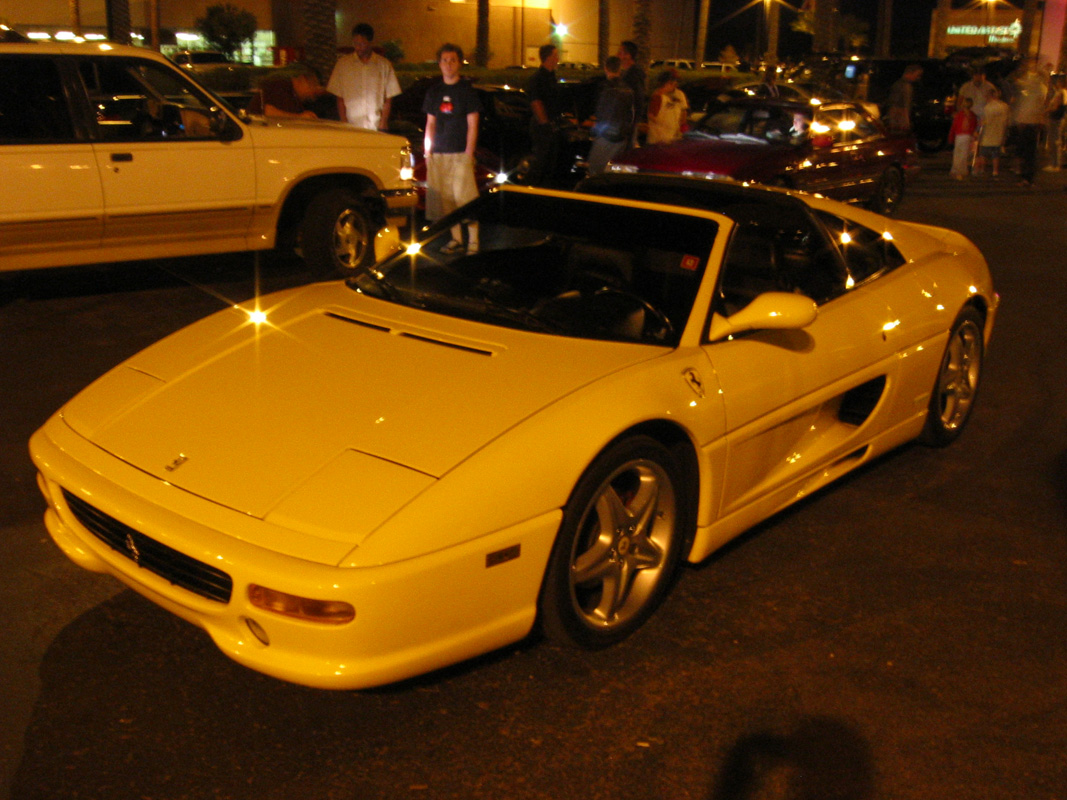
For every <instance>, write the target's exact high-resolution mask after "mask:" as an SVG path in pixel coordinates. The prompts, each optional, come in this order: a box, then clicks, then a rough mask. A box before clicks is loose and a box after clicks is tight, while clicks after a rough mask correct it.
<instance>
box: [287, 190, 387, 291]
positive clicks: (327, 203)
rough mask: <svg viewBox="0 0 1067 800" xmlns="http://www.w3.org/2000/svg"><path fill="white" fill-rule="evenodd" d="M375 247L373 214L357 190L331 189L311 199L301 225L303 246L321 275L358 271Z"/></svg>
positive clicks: (310, 264)
mask: <svg viewBox="0 0 1067 800" xmlns="http://www.w3.org/2000/svg"><path fill="white" fill-rule="evenodd" d="M373 248H374V229H373V225H372V224H371V221H370V216H369V214H368V213H367V208H366V206H365V205H364V204H363V202H362V201H361V200H360V198H359V197H358V196H357V195H356V194H355V193H354V192H352V191H350V190H348V189H330V190H328V191H325V192H322V193H321V194H319V195H317V196H316V197H315V198H313V199H312V201H311V202H310V203H308V207H307V210H306V211H305V212H304V220H303V222H302V223H301V226H300V249H301V252H302V254H303V256H304V261H305V263H307V265H308V267H309V268H310V269H311V271H312V272H314V273H315V274H316V275H317V276H318V277H321V278H331V277H338V276H348V275H352V274H355V273H356V272H358V271H359V270H360V269H362V268H363V267H364V266H366V265H367V264H368V263H369V262H370V260H371V253H372V251H373Z"/></svg>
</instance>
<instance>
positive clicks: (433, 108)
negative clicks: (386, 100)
mask: <svg viewBox="0 0 1067 800" xmlns="http://www.w3.org/2000/svg"><path fill="white" fill-rule="evenodd" d="M437 65H438V66H439V67H440V68H441V77H442V78H443V81H442V82H441V83H435V84H434V85H433V86H431V87H430V89H429V90H428V91H427V92H426V99H425V100H424V101H423V103H422V110H423V111H424V112H425V113H426V136H425V139H424V141H423V147H424V153H425V155H426V218H427V219H429V220H435V219H440V218H441V217H443V216H445V215H447V214H449V213H451V212H452V211H454V210H455V209H457V208H459V206H461V205H463V204H464V203H467V202H470V201H471V200H473V199H474V198H476V197H477V196H478V185H477V182H476V181H475V178H474V149H475V147H476V145H477V142H478V120H479V114H480V113H481V111H482V103H481V100H480V99H479V97H478V93H477V92H476V91H475V90H474V88H473V87H472V86H471V85H470V83H468V82H467V81H465V80H461V79H460V76H459V71H460V68H461V66H462V65H463V49H462V48H461V47H459V45H455V44H444V45H442V46H441V48H440V49H439V50H438V51H437ZM467 240H468V241H467V246H466V249H467V252H468V253H476V252H478V226H477V225H474V224H472V225H470V226H468V228H467ZM463 249H464V245H463V226H462V225H454V226H453V227H452V241H450V242H449V243H448V244H446V245H445V246H444V247H443V248H441V251H442V252H444V253H457V252H460V251H461V250H463Z"/></svg>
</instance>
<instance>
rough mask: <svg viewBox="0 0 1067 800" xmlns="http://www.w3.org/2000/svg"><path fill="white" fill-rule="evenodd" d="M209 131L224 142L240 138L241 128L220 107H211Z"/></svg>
mask: <svg viewBox="0 0 1067 800" xmlns="http://www.w3.org/2000/svg"><path fill="white" fill-rule="evenodd" d="M209 124H210V125H211V132H212V133H213V134H215V135H216V136H218V137H219V138H220V139H221V140H222V141H224V142H235V141H237V140H238V139H240V138H241V129H240V127H238V125H237V123H235V122H234V121H233V120H232V119H230V115H229V114H227V113H226V112H225V111H223V110H222V109H221V108H212V109H211V121H210V123H209Z"/></svg>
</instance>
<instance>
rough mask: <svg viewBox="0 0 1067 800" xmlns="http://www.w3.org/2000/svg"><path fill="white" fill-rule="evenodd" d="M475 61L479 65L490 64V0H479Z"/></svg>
mask: <svg viewBox="0 0 1067 800" xmlns="http://www.w3.org/2000/svg"><path fill="white" fill-rule="evenodd" d="M474 63H475V64H477V65H478V66H479V67H485V66H488V65H489V0H478V30H477V43H476V45H475V47H474Z"/></svg>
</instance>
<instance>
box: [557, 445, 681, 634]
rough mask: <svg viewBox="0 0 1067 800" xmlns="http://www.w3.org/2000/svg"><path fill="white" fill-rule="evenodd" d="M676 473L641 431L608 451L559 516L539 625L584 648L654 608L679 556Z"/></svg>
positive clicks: (628, 629)
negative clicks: (558, 528)
mask: <svg viewBox="0 0 1067 800" xmlns="http://www.w3.org/2000/svg"><path fill="white" fill-rule="evenodd" d="M682 485H683V484H682V481H681V471H680V469H679V467H678V464H677V461H676V459H675V458H674V456H673V455H672V454H671V452H670V450H668V449H667V448H666V447H664V446H663V445H661V444H660V443H659V442H657V441H656V440H654V439H651V438H649V437H647V436H635V437H632V438H629V439H625V440H622V441H620V442H618V443H617V444H615V445H613V446H612V447H610V448H608V449H607V450H606V451H605V452H604V453H603V454H602V455H601V456H600V457H598V458H597V460H596V461H594V462H593V464H592V465H591V466H590V467H589V469H588V470H587V471H586V473H585V475H583V476H582V479H581V480H580V481H579V482H578V485H577V486H576V487H575V489H574V492H573V493H572V495H571V499H570V502H569V503H568V504H567V507H566V509H564V513H563V523H562V524H561V526H560V532H559V536H558V538H557V540H556V544H555V547H554V549H553V552H552V557H551V559H550V561H549V566H548V571H547V573H546V575H545V585H544V588H543V590H542V592H541V599H540V613H541V627H542V629H543V630H544V632H545V633H546V634H548V635H549V636H550V637H552V638H554V639H557V640H560V641H563V642H566V643H569V644H574V645H578V646H579V647H585V648H589V649H597V648H601V647H607V646H609V645H612V644H615V643H616V642H619V641H621V640H623V639H625V638H626V637H627V636H629V635H630V634H631V633H633V632H634V631H635V630H637V629H638V628H639V627H640V626H641V625H642V624H643V623H644V622H645V620H646V619H648V617H649V616H650V615H651V614H652V612H653V611H654V610H655V609H656V607H657V606H658V605H659V603H660V601H661V600H662V599H663V596H664V595H665V594H666V592H667V589H668V588H669V587H670V583H671V578H672V576H673V573H674V571H675V569H676V568H677V566H678V562H679V560H680V558H681V554H682V546H683V538H684V536H683V531H684V526H685V518H686V513H685V507H686V506H685V505H684V499H682V498H680V497H679V492H680V490H681V487H682Z"/></svg>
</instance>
